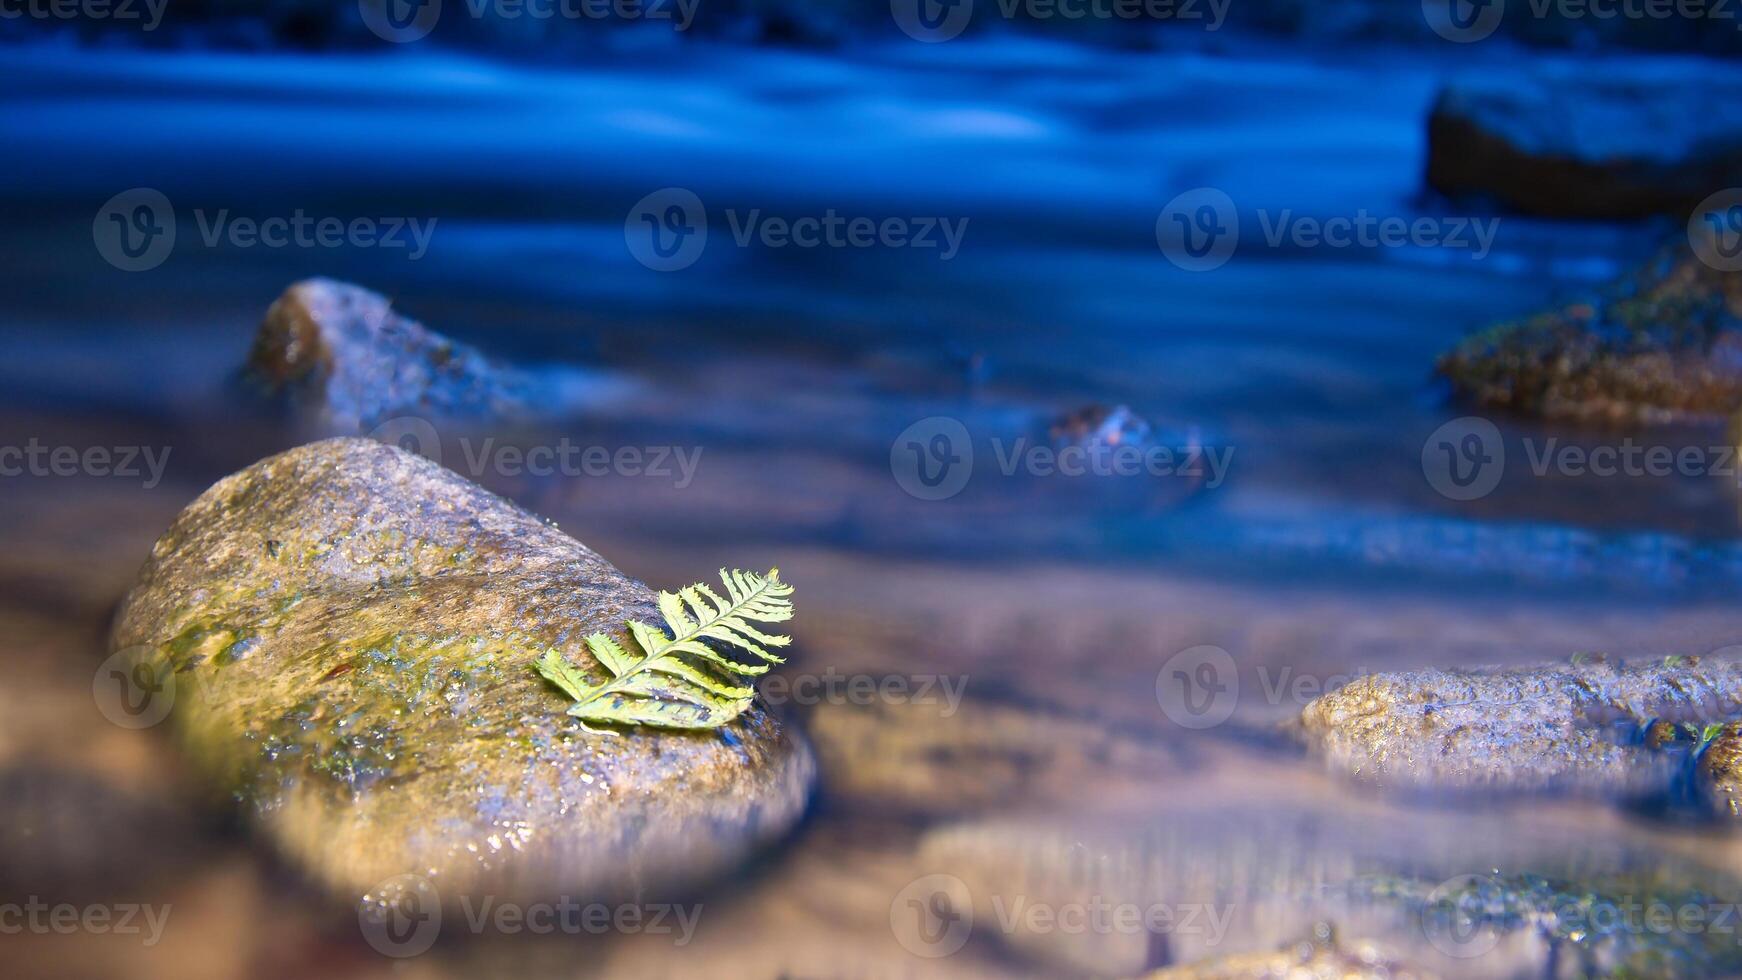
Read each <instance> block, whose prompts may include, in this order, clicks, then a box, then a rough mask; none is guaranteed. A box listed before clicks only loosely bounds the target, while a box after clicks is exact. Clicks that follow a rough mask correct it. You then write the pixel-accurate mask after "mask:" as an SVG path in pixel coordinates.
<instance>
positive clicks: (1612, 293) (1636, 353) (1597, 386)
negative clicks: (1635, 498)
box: [1437, 245, 1742, 425]
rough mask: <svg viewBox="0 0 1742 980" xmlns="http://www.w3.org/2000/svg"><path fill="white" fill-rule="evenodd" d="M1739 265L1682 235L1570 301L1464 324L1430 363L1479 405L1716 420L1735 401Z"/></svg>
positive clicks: (1739, 392) (1634, 421)
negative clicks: (1485, 323)
mask: <svg viewBox="0 0 1742 980" xmlns="http://www.w3.org/2000/svg"><path fill="white" fill-rule="evenodd" d="M1738 317H1742V273H1735V272H1721V271H1719V270H1717V269H1713V268H1712V267H1710V266H1708V265H1706V264H1705V263H1704V262H1701V261H1700V260H1699V259H1698V258H1697V257H1695V256H1694V254H1693V253H1692V251H1691V250H1690V249H1688V248H1687V247H1686V246H1685V245H1684V246H1681V247H1680V248H1679V249H1677V250H1674V251H1671V252H1667V253H1665V254H1664V255H1662V256H1659V257H1658V258H1656V259H1654V260H1653V261H1651V262H1648V263H1646V264H1645V265H1644V266H1642V267H1641V268H1639V269H1638V270H1636V271H1635V272H1633V273H1632V274H1631V275H1628V276H1626V277H1623V278H1622V279H1620V280H1618V281H1617V282H1615V283H1612V284H1610V285H1609V286H1607V287H1605V288H1604V290H1603V294H1602V296H1601V297H1600V299H1599V300H1598V301H1597V303H1596V304H1595V309H1594V310H1593V309H1592V307H1591V306H1589V305H1587V304H1584V303H1576V304H1573V305H1571V306H1568V307H1565V308H1561V309H1554V310H1548V311H1545V312H1542V313H1538V314H1536V315H1534V316H1530V317H1527V318H1525V319H1523V320H1518V321H1514V322H1510V323H1503V324H1500V325H1498V326H1494V327H1490V328H1488V329H1486V330H1483V331H1480V332H1478V333H1476V334H1472V335H1471V336H1470V337H1468V338H1467V339H1465V340H1464V341H1463V342H1462V343H1461V344H1459V345H1458V346H1457V347H1456V348H1454V349H1453V350H1452V351H1450V352H1449V353H1447V354H1446V355H1445V356H1443V357H1441V358H1440V360H1439V363H1438V365H1437V369H1438V371H1439V373H1440V374H1441V375H1443V376H1444V377H1445V378H1446V379H1447V380H1449V381H1450V382H1451V383H1452V386H1453V388H1454V389H1456V390H1457V392H1458V393H1459V394H1460V395H1461V396H1463V397H1465V398H1468V399H1469V400H1471V401H1473V402H1475V403H1476V404H1478V405H1482V406H1488V407H1494V408H1503V409H1505V410H1507V411H1511V412H1518V413H1520V414H1524V415H1534V416H1540V417H1544V418H1551V419H1561V420H1568V421H1577V422H1589V423H1603V424H1611V425H1641V424H1668V423H1682V422H1687V423H1693V422H1708V423H1709V422H1718V421H1722V420H1724V419H1726V418H1728V417H1729V416H1730V415H1731V414H1732V413H1733V412H1735V411H1736V410H1737V409H1738V408H1739V407H1742V332H1738V331H1737V330H1736V329H1735V322H1736V320H1737V318H1738Z"/></svg>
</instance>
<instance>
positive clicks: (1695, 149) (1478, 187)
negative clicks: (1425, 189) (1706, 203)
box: [1427, 63, 1742, 218]
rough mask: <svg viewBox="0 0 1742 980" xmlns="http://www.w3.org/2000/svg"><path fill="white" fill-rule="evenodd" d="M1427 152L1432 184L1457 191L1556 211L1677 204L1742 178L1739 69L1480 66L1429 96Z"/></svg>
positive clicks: (1599, 214) (1641, 210) (1588, 212)
mask: <svg viewBox="0 0 1742 980" xmlns="http://www.w3.org/2000/svg"><path fill="white" fill-rule="evenodd" d="M1695 93H1698V94H1697V95H1695ZM1427 152H1428V158H1427V181H1428V184H1429V185H1430V186H1432V187H1433V188H1434V189H1435V190H1438V191H1440V192H1442V193H1445V194H1448V195H1451V196H1453V197H1458V198H1468V197H1473V198H1481V199H1486V200H1491V201H1494V202H1496V203H1498V204H1500V205H1502V206H1503V207H1506V208H1509V209H1511V210H1516V211H1522V212H1526V213H1530V214H1541V215H1552V216H1558V217H1581V218H1628V217H1640V216H1645V215H1651V214H1660V213H1677V212H1685V210H1686V209H1688V208H1690V207H1692V206H1693V205H1694V204H1695V203H1697V202H1698V201H1700V200H1701V199H1703V198H1704V197H1706V195H1708V194H1711V193H1712V192H1714V191H1717V190H1720V189H1722V188H1725V187H1734V186H1736V185H1737V184H1742V77H1739V76H1737V75H1736V74H1735V73H1734V72H1731V71H1719V70H1717V69H1715V68H1712V67H1709V66H1697V67H1696V66H1692V65H1675V64H1670V63H1662V64H1651V65H1646V66H1644V67H1639V66H1628V67H1625V68H1623V67H1620V66H1616V65H1612V64H1611V65H1603V66H1601V67H1600V68H1593V67H1591V66H1589V65H1583V64H1578V63H1571V64H1561V65H1550V66H1543V67H1539V68H1536V69H1534V70H1532V71H1529V72H1503V71H1502V72H1497V71H1493V70H1485V71H1483V72H1482V73H1481V74H1479V75H1469V76H1466V77H1463V78H1459V79H1457V80H1455V81H1453V82H1452V83H1451V84H1449V85H1447V86H1446V88H1445V89H1444V90H1443V91H1442V92H1441V93H1440V95H1439V97H1438V99H1437V100H1435V102H1434V106H1433V110H1432V112H1431V114H1430V115H1429V117H1428V150H1427Z"/></svg>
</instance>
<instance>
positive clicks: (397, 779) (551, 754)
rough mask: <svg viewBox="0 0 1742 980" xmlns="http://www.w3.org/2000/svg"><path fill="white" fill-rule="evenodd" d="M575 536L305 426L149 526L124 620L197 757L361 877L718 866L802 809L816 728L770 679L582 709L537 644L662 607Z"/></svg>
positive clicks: (265, 823) (464, 881)
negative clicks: (602, 713)
mask: <svg viewBox="0 0 1742 980" xmlns="http://www.w3.org/2000/svg"><path fill="white" fill-rule="evenodd" d="M657 615H658V607H657V603H656V600H655V595H654V593H653V592H652V591H650V590H649V589H647V588H646V587H645V586H643V585H641V584H640V583H638V582H635V581H633V580H631V579H629V578H627V577H626V576H624V575H623V574H622V573H621V572H619V571H618V570H617V569H616V568H614V567H612V566H611V564H610V563H608V562H606V561H605V560H604V559H603V558H601V557H599V556H598V555H597V554H596V553H594V552H593V551H591V550H590V549H588V548H587V547H586V546H585V545H583V544H581V543H580V542H579V541H576V540H574V539H573V538H570V537H568V536H567V535H565V534H563V533H562V532H561V531H559V530H557V529H556V528H555V527H554V526H552V525H550V524H548V523H546V522H545V521H543V520H541V519H539V518H538V517H536V516H534V515H532V514H530V513H528V512H526V511H524V510H522V509H520V508H519V507H517V506H515V505H513V504H512V503H509V502H508V501H506V500H503V499H501V498H499V497H496V496H495V495H493V494H490V493H489V492H487V491H485V490H483V489H482V488H480V487H477V486H476V485H474V484H471V483H469V482H467V481H466V480H464V479H462V478H460V477H459V476H457V475H455V474H453V473H452V472H449V471H447V470H444V469H442V468H440V467H439V466H436V465H435V464H433V463H430V462H428V461H427V460H424V459H421V458H420V457H417V456H415V455H413V454H410V453H407V452H404V451H403V450H400V449H397V448H394V447H390V446H386V445H383V444H381V443H377V442H372V441H369V440H362V439H332V440H327V441H323V442H317V443H312V444H310V445H306V446H302V447H300V448H297V449H293V450H291V451H289V452H286V453H283V454H281V455H278V456H274V457H271V458H269V459H266V460H263V461H261V462H259V463H256V464H255V465H253V466H250V467H248V468H247V469H245V470H243V471H241V472H239V473H236V474H234V475H232V476H230V477H227V478H225V479H224V480H221V481H219V482H218V483H217V484H216V485H214V486H213V487H212V488H211V489H209V490H207V491H206V492H205V493H204V494H203V495H201V496H200V498H199V499H198V500H196V501H195V502H194V503H193V504H191V505H190V506H189V507H188V508H187V509H186V510H185V511H183V512H182V514H181V515H180V517H178V518H177V520H176V521H175V523H174V525H173V526H172V527H171V528H170V529H169V531H168V532H167V533H165V534H164V535H163V537H162V538H161V539H160V540H159V541H158V542H157V544H156V546H155V547H154V548H153V550H152V554H151V557H150V559H149V560H148V561H147V563H146V565H145V568H144V570H143V572H142V573H141V577H140V581H139V584H138V585H137V586H136V587H135V588H134V590H133V591H132V593H131V594H130V595H129V596H128V598H127V600H126V602H125V604H124V606H123V609H122V612H121V615H120V617H119V619H118V622H117V626H116V629H115V631H114V636H113V638H112V643H113V645H114V646H115V647H116V648H117V649H120V648H126V647H132V646H144V647H146V648H148V649H149V650H151V651H152V652H153V655H154V656H155V657H156V658H158V660H159V663H160V666H162V667H165V668H167V669H169V670H171V671H173V674H172V675H171V676H173V677H174V679H175V697H176V699H177V703H176V706H175V709H174V712H173V716H172V719H173V721H174V722H175V725H176V728H177V731H178V733H179V736H180V738H181V740H182V742H183V743H184V745H185V746H186V748H187V750H188V751H189V753H190V754H191V756H192V758H193V759H194V761H195V762H196V764H197V765H198V767H199V768H200V769H201V770H202V771H203V772H204V773H205V774H206V775H207V776H208V777H210V778H211V779H212V780H213V781H214V782H216V783H217V784H218V785H220V786H222V787H223V788H224V789H225V790H226V791H227V792H229V793H230V794H232V795H234V796H235V798H237V799H238V800H239V801H242V802H243V803H245V804H246V805H247V807H248V809H249V810H250V812H251V813H252V815H253V817H254V818H255V820H256V822H257V823H258V824H259V826H260V828H261V830H262V832H263V833H264V835H265V836H266V837H267V838H269V839H270V840H271V841H272V842H273V843H274V844H275V845H276V846H277V847H278V848H279V849H280V850H281V851H283V852H284V853H285V854H286V855H287V856H288V857H290V858H291V859H292V860H293V861H294V862H295V863H296V864H298V865H300V866H301V867H302V868H303V869H305V870H306V871H307V872H308V873H310V874H311V875H312V876H313V877H315V878H316V879H318V880H319V881H321V882H322V883H324V884H325V885H327V886H328V887H330V888H332V889H333V890H335V891H336V892H338V893H340V894H344V895H348V896H351V897H355V896H356V895H358V894H361V893H364V892H367V891H368V890H369V889H371V888H372V887H374V886H375V885H376V884H377V883H379V882H381V881H382V880H384V879H387V878H390V877H392V876H396V875H402V874H407V873H416V874H419V875H424V876H428V877H429V878H430V879H431V880H432V881H433V882H434V883H435V884H436V885H437V886H438V887H439V888H440V889H441V890H442V891H443V892H444V893H445V894H448V895H453V894H456V893H464V892H466V891H468V890H486V891H489V892H490V893H491V894H494V895H497V896H500V897H503V898H506V897H508V896H519V897H525V898H529V899H530V898H531V897H534V896H554V895H603V894H607V893H615V892H618V891H621V890H624V889H628V888H631V887H643V886H647V887H656V886H657V885H659V884H660V883H664V882H668V881H687V880H692V879H695V878H699V877H702V876H705V875H707V874H709V873H713V872H718V871H720V870H722V869H724V868H726V867H729V866H730V865H731V864H733V863H735V862H737V861H739V860H741V859H743V858H744V857H745V856H746V855H747V854H749V853H750V852H751V851H752V850H753V849H754V848H756V847H757V846H759V845H761V844H764V843H766V842H769V841H771V840H773V839H775V838H777V837H778V836H780V835H781V834H783V833H784V832H785V831H786V830H787V829H789V828H790V827H791V826H792V825H793V823H794V822H795V821H796V820H797V819H798V817H799V816H800V814H801V812H802V810H803V808H804V805H805V801H806V798H807V795H808V792H809V787H810V785H811V782H812V780H813V778H814V763H813V761H812V756H811V753H810V750H809V748H808V746H807V745H806V744H805V742H804V741H803V739H802V737H801V736H800V735H799V734H798V733H797V732H796V731H795V730H793V729H791V728H789V727H787V726H786V725H784V724H782V723H781V722H780V721H778V720H777V719H775V718H774V717H773V716H772V715H770V714H769V713H768V711H767V710H766V709H765V708H763V707H762V706H761V705H760V704H757V705H755V706H752V707H751V708H749V710H747V711H745V712H744V713H743V714H742V715H741V716H739V717H738V718H737V719H735V720H734V721H732V722H731V723H730V724H729V725H727V726H725V727H723V728H720V729H718V730H709V731H701V732H693V731H692V732H678V731H662V730H642V729H637V730H635V731H634V732H633V734H632V735H631V736H630V737H604V736H600V735H596V734H593V733H589V732H588V731H586V730H584V729H583V728H581V727H580V726H579V725H578V724H577V723H576V721H575V720H574V719H572V718H570V717H568V716H566V715H565V714H563V711H562V708H563V705H564V702H563V700H562V698H561V696H560V695H559V694H558V693H557V692H555V691H554V690H552V689H551V688H550V687H549V685H548V684H547V683H546V682H545V681H544V680H543V679H542V678H540V677H539V676H538V675H537V674H536V673H535V672H534V670H533V669H532V662H533V661H534V660H535V659H536V657H537V656H538V654H540V653H541V652H543V651H545V650H549V649H558V650H563V651H566V652H567V655H568V657H569V659H570V662H571V663H574V664H577V665H579V666H580V667H581V668H582V669H586V670H588V671H590V672H591V673H592V674H593V675H594V676H596V677H601V678H602V677H604V676H605V674H604V671H603V670H601V669H600V668H599V667H598V666H597V665H596V664H594V663H593V662H592V660H591V659H590V658H589V656H588V654H587V653H586V652H585V651H586V647H585V642H584V638H585V637H586V636H587V635H588V634H591V633H595V632H606V633H618V631H620V630H621V629H622V624H623V623H624V622H625V621H627V620H631V619H643V620H654V621H657V620H656V618H655V617H657Z"/></svg>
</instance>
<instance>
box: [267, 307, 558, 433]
mask: <svg viewBox="0 0 1742 980" xmlns="http://www.w3.org/2000/svg"><path fill="white" fill-rule="evenodd" d="M248 373H249V375H250V376H252V377H253V378H254V379H255V380H256V381H258V382H260V383H261V384H262V386H263V387H265V388H266V389H267V390H268V391H271V392H273V393H275V394H281V395H286V396H288V397H289V399H290V401H291V402H292V403H293V404H294V405H295V407H296V408H297V409H298V410H300V411H303V412H305V413H308V414H311V415H313V416H315V417H317V418H318V419H319V420H320V421H322V422H324V423H326V424H327V425H328V426H329V427H330V428H331V429H333V430H334V431H341V432H356V431H360V430H362V429H367V428H370V427H372V426H374V425H376V424H377V423H379V422H382V421H384V420H386V419H388V418H390V417H392V416H395V415H400V414H405V413H411V414H417V415H420V416H421V415H427V416H433V417H450V418H462V419H481V420H488V419H497V418H504V417H506V418H513V417H519V416H526V415H531V414H535V410H536V409H538V408H539V407H540V406H541V403H544V402H547V401H549V400H550V398H551V396H552V394H553V393H552V392H550V391H547V390H545V389H546V385H545V382H544V381H542V380H541V379H539V378H538V377H536V376H534V375H533V374H531V373H529V372H526V371H522V370H519V369H516V368H511V367H507V366H504V365H501V364H497V363H495V362H493V361H491V360H489V359H488V358H486V357H485V356H484V355H483V354H481V353H479V352H478V351H477V350H476V349H475V348H472V347H470V346H468V345H466V344H462V343H459V342H457V341H454V340H450V339H448V338H447V337H444V336H442V335H441V334H438V333H435V332H434V331H432V330H429V329H427V328H425V327H424V326H423V324H421V323H418V322H417V321H415V320H412V319H410V318H408V317H405V316H402V315H401V314H399V313H398V312H397V311H395V310H394V309H393V304H392V302H391V301H390V300H389V299H388V298H387V297H385V296H382V295H380V294H378V293H373V292H370V291H369V290H367V289H364V288H362V287H360V286H353V285H351V284H349V283H343V282H338V281H336V280H332V279H306V280H304V281H302V282H299V283H295V284H293V285H292V286H291V287H290V288H289V289H286V290H285V291H284V295H282V296H280V297H279V298H278V300H277V301H276V302H274V303H273V304H272V306H271V307H270V308H269V309H268V310H267V311H266V319H265V320H264V321H262V323H261V324H260V332H259V333H258V334H257V335H255V338H254V349H253V351H252V353H250V355H249V357H248ZM545 407H548V406H545Z"/></svg>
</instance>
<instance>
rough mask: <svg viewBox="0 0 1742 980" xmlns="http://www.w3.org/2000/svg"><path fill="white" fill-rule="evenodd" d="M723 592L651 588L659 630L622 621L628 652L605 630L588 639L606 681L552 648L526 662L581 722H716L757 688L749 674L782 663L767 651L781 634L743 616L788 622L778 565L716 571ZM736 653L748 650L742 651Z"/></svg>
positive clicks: (787, 591) (738, 709) (787, 598)
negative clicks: (595, 679)
mask: <svg viewBox="0 0 1742 980" xmlns="http://www.w3.org/2000/svg"><path fill="white" fill-rule="evenodd" d="M720 580H721V582H723V583H724V584H725V587H726V595H727V598H724V599H722V598H721V597H720V596H718V595H716V594H715V593H714V591H713V590H712V589H709V588H708V587H707V586H706V585H701V584H697V585H692V586H689V587H687V588H683V589H679V590H678V591H676V592H661V593H660V594H659V612H660V615H661V616H663V617H664V618H665V628H664V629H661V628H659V627H655V626H649V625H647V624H646V623H639V622H630V623H629V624H628V630H629V637H630V639H631V640H633V641H634V643H633V646H634V647H635V648H637V649H634V650H631V649H626V648H625V645H624V644H620V643H618V642H617V641H616V640H614V639H612V638H611V637H609V636H607V635H605V634H604V633H594V634H593V635H592V636H589V637H587V649H588V651H589V652H591V653H592V655H593V659H595V660H597V661H598V662H599V666H601V667H603V668H604V669H605V672H606V673H607V674H608V675H609V677H610V679H609V680H607V681H605V682H604V683H602V684H594V683H592V682H591V681H589V680H588V679H587V676H586V675H585V674H584V673H582V672H581V671H580V670H578V669H577V668H576V667H575V666H574V665H572V664H570V663H569V662H568V661H567V660H565V659H564V658H563V656H562V654H560V653H558V652H557V651H555V650H549V651H546V652H545V654H544V656H543V657H541V658H539V659H538V660H537V661H536V662H535V663H534V664H533V667H534V668H535V669H536V670H537V671H538V673H539V674H540V675H542V676H543V677H544V678H545V679H546V680H548V681H550V682H551V683H552V684H554V685H556V686H557V687H558V688H559V689H561V690H562V692H563V693H564V694H567V695H568V696H569V697H570V698H571V699H573V700H574V702H575V703H574V704H572V705H570V706H569V710H568V713H569V714H571V715H573V716H575V717H576V718H580V719H582V720H583V721H594V722H606V723H610V724H618V725H647V726H652V727H657V728H717V727H719V726H721V725H724V724H726V723H727V722H729V721H731V720H732V719H734V718H736V717H738V715H740V714H741V713H743V711H744V709H746V708H748V707H750V703H751V701H752V700H753V699H754V698H755V696H756V688H755V687H754V685H753V684H752V683H750V682H749V681H748V678H751V677H755V676H757V675H759V674H765V673H767V672H768V670H769V669H770V668H771V667H772V666H773V665H775V664H779V663H785V662H786V661H785V660H783V659H782V658H781V657H779V656H776V655H775V654H773V653H770V652H769V650H768V648H769V647H784V646H786V645H787V644H789V643H791V642H792V638H791V637H788V636H778V635H771V634H768V633H764V632H763V631H761V630H760V629H757V628H756V627H755V626H752V625H751V623H752V622H757V623H781V622H785V621H787V620H789V619H791V618H792V602H791V596H792V586H790V585H787V584H786V583H785V582H782V581H781V580H780V570H779V569H773V570H771V571H770V572H769V573H768V574H767V575H766V576H763V575H757V574H755V573H754V572H741V571H737V570H734V571H731V572H727V571H726V570H725V569H721V570H720ZM745 655H748V656H747V657H746V656H745Z"/></svg>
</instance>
